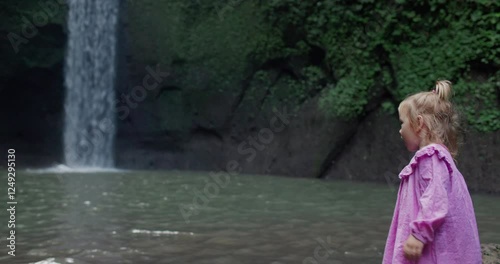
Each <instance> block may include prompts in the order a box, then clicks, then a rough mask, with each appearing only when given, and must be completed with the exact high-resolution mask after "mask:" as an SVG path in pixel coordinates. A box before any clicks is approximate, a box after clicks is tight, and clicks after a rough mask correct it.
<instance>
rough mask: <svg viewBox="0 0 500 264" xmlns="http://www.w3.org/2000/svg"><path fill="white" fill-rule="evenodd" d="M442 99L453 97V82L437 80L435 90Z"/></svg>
mask: <svg viewBox="0 0 500 264" xmlns="http://www.w3.org/2000/svg"><path fill="white" fill-rule="evenodd" d="M434 91H435V92H436V94H437V95H438V96H439V98H440V99H441V100H446V101H448V100H450V97H451V82H450V81H448V80H440V81H436V88H435V90H434Z"/></svg>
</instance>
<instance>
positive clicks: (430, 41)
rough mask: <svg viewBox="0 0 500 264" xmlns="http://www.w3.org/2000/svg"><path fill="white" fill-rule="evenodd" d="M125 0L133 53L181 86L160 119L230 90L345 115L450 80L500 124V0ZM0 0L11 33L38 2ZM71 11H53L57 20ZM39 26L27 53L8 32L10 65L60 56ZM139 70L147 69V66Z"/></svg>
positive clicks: (475, 114) (2, 55) (465, 104)
mask: <svg viewBox="0 0 500 264" xmlns="http://www.w3.org/2000/svg"><path fill="white" fill-rule="evenodd" d="M47 1H53V2H55V1H56V0H47ZM127 3H128V23H127V24H128V25H127V30H128V32H129V37H130V38H129V39H130V46H131V51H130V53H131V55H132V61H133V62H134V63H135V64H136V65H138V66H140V65H156V64H160V65H163V66H166V67H168V68H169V69H171V70H172V71H173V74H172V76H174V77H173V79H171V80H170V83H169V84H168V85H171V86H175V87H179V88H180V89H178V90H171V91H167V92H166V93H163V94H162V95H161V102H165V109H164V110H165V111H163V112H162V113H168V114H160V118H162V119H164V118H174V119H176V120H177V121H178V122H177V121H175V120H174V121H175V122H173V121H172V120H163V121H164V122H160V123H162V124H163V125H162V126H164V127H165V128H169V129H184V128H188V127H190V124H191V123H190V122H189V121H188V120H189V119H191V118H193V116H195V115H196V114H197V113H200V112H203V109H205V106H207V105H209V104H210V103H212V102H211V101H210V100H213V98H214V97H217V96H221V95H224V96H228V95H229V97H232V98H233V99H234V98H237V97H238V96H242V100H241V103H242V104H251V105H256V107H257V108H258V109H259V111H260V110H262V111H268V110H269V109H270V108H271V107H273V106H277V105H280V104H286V105H289V106H294V107H295V109H299V107H300V106H301V105H302V104H303V103H304V102H306V101H308V100H310V99H311V98H314V97H318V96H319V98H320V100H319V101H318V109H320V110H321V111H322V112H324V113H325V114H327V115H331V116H337V117H340V118H343V119H355V118H358V117H360V116H362V115H365V114H366V106H367V105H368V104H370V105H374V104H375V105H378V106H380V107H381V108H382V109H383V110H385V111H387V112H389V113H394V112H395V109H396V107H397V104H398V102H399V101H401V100H402V99H403V98H405V97H406V96H407V95H409V94H412V93H415V92H419V91H423V90H430V89H432V86H433V84H434V82H435V81H436V80H437V79H449V80H451V81H452V82H453V83H454V87H455V97H454V99H455V101H456V103H457V104H458V105H459V107H460V108H461V110H462V112H463V113H464V114H465V116H466V117H467V120H468V122H469V123H470V124H471V125H472V126H473V127H475V128H476V129H477V130H479V131H485V132H486V131H495V130H498V129H500V106H499V101H500V100H499V98H500V91H499V90H500V89H499V87H500V72H499V69H500V56H499V55H500V45H499V44H498V43H499V40H500V33H499V32H500V2H498V1H495V0H475V1H469V0H464V1H453V0H430V1H423V0H416V1H405V0H395V1H391V2H385V1H374V0H358V1H341V0H316V1H303V0H273V1H249V0H215V1H202V0H140V1H139V0H128V2H127ZM0 7H2V8H0V9H1V10H2V12H3V13H2V20H3V22H2V28H1V29H0V30H1V32H2V34H3V35H4V36H7V34H8V33H9V32H14V33H18V34H20V32H21V31H22V29H21V28H20V27H21V26H22V25H23V24H22V21H23V20H22V19H23V17H27V18H32V16H33V15H34V14H36V13H37V12H39V11H40V7H39V1H35V0H27V1H13V2H12V1H11V2H7V1H5V0H4V1H0ZM63 11H65V9H64V8H61V10H60V12H59V13H57V15H54V16H51V18H50V22H49V25H56V26H58V28H59V31H61V29H62V21H63V20H64V15H65V14H64V12H63ZM44 28H45V29H44ZM40 30H41V31H42V30H46V31H45V32H44V33H43V34H38V35H37V36H35V37H33V38H31V39H30V40H29V41H30V43H29V44H26V45H23V46H22V47H21V49H20V52H19V54H14V53H13V52H12V48H11V47H10V46H11V45H10V43H9V41H8V40H7V39H5V40H4V41H3V42H2V44H1V45H2V46H1V47H2V51H1V52H0V59H2V62H3V63H1V64H0V72H1V76H8V75H9V74H14V73H15V72H13V71H19V70H20V69H26V68H30V67H51V66H52V65H54V64H56V63H60V62H61V61H62V56H63V54H64V50H63V49H64V44H65V43H62V41H61V36H60V35H57V34H60V32H59V33H54V32H55V31H51V30H50V27H48V26H46V27H41V28H40ZM137 69H138V70H137V72H136V74H137V75H138V76H141V74H143V72H140V71H141V67H137ZM142 69H143V68H142ZM164 96H165V97H164ZM174 98H175V100H174ZM228 100H229V99H228ZM242 107H244V106H242ZM250 114H251V113H250ZM166 116H168V117H166ZM171 126H175V127H171Z"/></svg>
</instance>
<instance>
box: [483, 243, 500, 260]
mask: <svg viewBox="0 0 500 264" xmlns="http://www.w3.org/2000/svg"><path fill="white" fill-rule="evenodd" d="M481 251H482V252H483V264H500V244H482V245H481Z"/></svg>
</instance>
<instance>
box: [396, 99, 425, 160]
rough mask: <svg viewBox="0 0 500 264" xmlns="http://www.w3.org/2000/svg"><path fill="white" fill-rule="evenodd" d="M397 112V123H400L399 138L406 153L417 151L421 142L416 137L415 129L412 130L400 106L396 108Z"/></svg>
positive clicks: (417, 136)
mask: <svg viewBox="0 0 500 264" xmlns="http://www.w3.org/2000/svg"><path fill="white" fill-rule="evenodd" d="M398 112H399V121H401V129H400V130H399V134H401V138H402V139H403V141H404V142H405V145H406V148H407V149H408V151H411V152H414V151H417V150H418V149H419V148H420V143H421V142H422V140H421V139H420V137H419V135H418V131H415V129H413V128H412V126H411V124H410V119H409V118H408V116H407V115H406V113H405V111H401V106H400V107H399V108H398Z"/></svg>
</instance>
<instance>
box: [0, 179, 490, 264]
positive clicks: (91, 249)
mask: <svg viewBox="0 0 500 264" xmlns="http://www.w3.org/2000/svg"><path fill="white" fill-rule="evenodd" d="M0 179H1V180H2V181H3V182H6V181H7V179H6V176H2V177H0ZM216 179H217V181H216ZM5 190H7V187H5ZM396 192H397V189H396V188H390V187H389V186H388V185H386V184H383V183H380V184H377V183H359V182H350V181H321V180H315V179H296V178H284V177H273V176H254V175H237V176H230V177H227V178H224V177H219V178H217V177H215V178H214V177H210V176H209V175H208V173H201V172H192V173H189V172H178V171H168V172H166V171H164V172H140V171H139V172H138V171H135V172H115V173H82V174H76V173H69V174H64V173H58V174H54V173H42V174H41V173H33V172H27V171H24V172H23V171H21V172H17V174H16V201H17V202H18V203H17V205H16V219H15V220H16V228H15V231H16V240H15V242H16V256H15V257H10V256H8V255H7V251H8V248H7V247H6V244H7V242H6V240H5V239H3V241H4V242H3V243H4V244H5V245H3V246H1V248H3V249H2V250H3V251H5V252H4V253H5V254H4V253H2V254H1V257H0V263H39V264H41V263H179V264H187V263H200V264H204V263H206V264H209V263H210V264H217V263H221V264H225V263H227V264H238V263H249V264H250V263H252V264H261V263H267V264H285V263H287V264H288V263H298V264H302V263H308V264H315V263H381V259H382V254H383V248H384V244H385V239H386V236H387V231H388V228H389V225H390V221H391V217H392V213H393V209H394V204H395V199H396V194H397V193H396ZM4 197H6V196H4ZM5 199H7V198H5ZM473 201H474V205H475V210H476V216H477V219H478V225H479V231H480V237H481V243H498V242H500V222H499V221H498V219H500V210H498V204H500V197H498V196H491V195H473ZM4 207H5V208H7V205H4ZM8 217H9V216H8V215H7V211H6V210H1V211H0V219H2V220H1V221H2V222H3V223H2V224H1V225H0V230H1V234H2V237H6V236H7V234H8V232H9V231H10V229H8V228H7V222H8Z"/></svg>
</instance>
